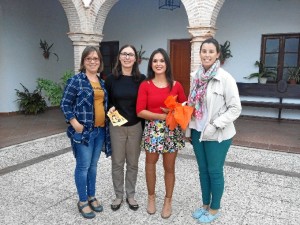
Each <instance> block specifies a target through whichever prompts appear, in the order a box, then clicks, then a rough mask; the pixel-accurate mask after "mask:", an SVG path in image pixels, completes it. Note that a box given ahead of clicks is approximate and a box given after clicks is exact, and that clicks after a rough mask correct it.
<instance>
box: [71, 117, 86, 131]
mask: <svg viewBox="0 0 300 225" xmlns="http://www.w3.org/2000/svg"><path fill="white" fill-rule="evenodd" d="M70 124H71V125H72V127H73V128H74V130H75V131H76V132H77V133H82V132H83V128H84V127H83V125H82V124H80V123H79V122H78V120H77V119H75V118H73V119H71V120H70Z"/></svg>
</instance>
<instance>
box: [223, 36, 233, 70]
mask: <svg viewBox="0 0 300 225" xmlns="http://www.w3.org/2000/svg"><path fill="white" fill-rule="evenodd" d="M229 48H230V42H229V41H225V43H224V44H223V45H221V44H220V51H221V54H220V62H221V64H222V65H223V64H224V62H225V60H226V59H228V58H230V57H232V55H231V50H230V49H229Z"/></svg>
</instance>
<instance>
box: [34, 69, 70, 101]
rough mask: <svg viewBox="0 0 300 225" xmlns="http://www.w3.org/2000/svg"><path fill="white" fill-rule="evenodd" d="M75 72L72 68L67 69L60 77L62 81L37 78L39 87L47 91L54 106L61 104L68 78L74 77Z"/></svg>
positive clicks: (46, 93)
mask: <svg viewBox="0 0 300 225" xmlns="http://www.w3.org/2000/svg"><path fill="white" fill-rule="evenodd" d="M73 74H74V73H73V71H72V70H68V71H66V72H65V73H64V74H63V76H62V77H61V78H60V80H61V82H60V83H57V82H54V81H52V80H48V79H44V78H38V79H37V83H38V88H40V89H41V90H43V91H44V92H45V95H46V97H47V98H48V100H49V102H50V104H51V105H52V106H58V105H59V104H60V101H61V98H62V95H63V91H64V88H65V85H66V83H67V80H68V79H69V78H70V77H72V76H73Z"/></svg>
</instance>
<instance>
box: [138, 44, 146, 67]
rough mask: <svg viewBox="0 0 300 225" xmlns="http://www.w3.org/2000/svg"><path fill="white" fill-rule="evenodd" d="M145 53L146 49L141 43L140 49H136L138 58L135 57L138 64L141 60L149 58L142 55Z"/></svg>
mask: <svg viewBox="0 0 300 225" xmlns="http://www.w3.org/2000/svg"><path fill="white" fill-rule="evenodd" d="M145 53H146V51H145V50H143V45H141V48H140V50H138V51H137V54H138V59H137V61H138V64H141V62H142V60H149V58H147V57H144V56H143V55H144V54H145Z"/></svg>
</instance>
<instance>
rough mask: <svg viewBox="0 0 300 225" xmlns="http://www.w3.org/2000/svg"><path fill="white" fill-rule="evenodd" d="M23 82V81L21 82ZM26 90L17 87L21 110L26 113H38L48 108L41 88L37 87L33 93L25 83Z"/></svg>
mask: <svg viewBox="0 0 300 225" xmlns="http://www.w3.org/2000/svg"><path fill="white" fill-rule="evenodd" d="M20 84H21V83H20ZM21 85H22V87H23V89H24V91H20V90H18V89H15V91H16V94H17V96H18V99H17V100H16V101H17V102H18V103H19V110H20V111H21V112H23V113H24V114H38V113H41V112H44V111H45V110H46V108H47V104H46V101H45V99H44V97H43V96H42V95H41V89H39V88H36V89H35V90H34V91H33V92H32V93H31V92H29V90H28V88H26V87H25V86H24V85H23V84H21Z"/></svg>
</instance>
